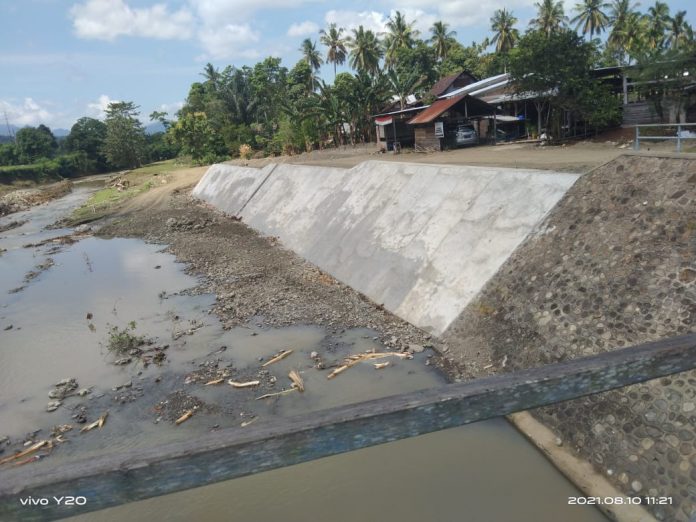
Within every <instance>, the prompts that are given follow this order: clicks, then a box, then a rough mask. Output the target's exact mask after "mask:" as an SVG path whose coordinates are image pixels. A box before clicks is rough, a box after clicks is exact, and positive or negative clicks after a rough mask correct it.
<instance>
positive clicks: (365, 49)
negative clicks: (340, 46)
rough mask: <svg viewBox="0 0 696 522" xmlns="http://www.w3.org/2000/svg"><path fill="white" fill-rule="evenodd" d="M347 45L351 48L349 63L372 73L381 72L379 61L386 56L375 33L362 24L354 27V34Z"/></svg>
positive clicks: (357, 68)
mask: <svg viewBox="0 0 696 522" xmlns="http://www.w3.org/2000/svg"><path fill="white" fill-rule="evenodd" d="M347 45H348V48H349V49H350V55H349V59H348V63H349V64H350V66H351V67H352V68H353V69H355V70H356V71H358V72H362V73H367V74H372V75H375V74H377V73H378V72H379V61H380V60H381V59H382V57H383V56H384V50H383V49H382V44H381V42H380V41H379V39H378V38H377V35H375V33H373V32H372V31H370V30H369V29H367V30H366V29H365V28H364V27H363V26H362V25H361V26H360V27H358V28H357V29H353V36H352V38H350V40H348V42H347Z"/></svg>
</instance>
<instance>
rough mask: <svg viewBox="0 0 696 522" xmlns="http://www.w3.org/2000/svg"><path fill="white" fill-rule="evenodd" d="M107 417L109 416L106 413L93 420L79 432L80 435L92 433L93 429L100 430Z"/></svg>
mask: <svg viewBox="0 0 696 522" xmlns="http://www.w3.org/2000/svg"><path fill="white" fill-rule="evenodd" d="M108 416H109V412H108V411H107V412H106V413H104V414H103V415H102V416H101V417H99V418H98V419H97V420H95V421H94V422H93V423H92V424H88V425H87V426H85V427H84V428H82V429H81V430H80V433H86V432H88V431H92V430H93V429H94V428H99V429H102V428H103V427H104V424H106V418H107V417H108Z"/></svg>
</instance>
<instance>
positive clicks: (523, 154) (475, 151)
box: [227, 137, 630, 172]
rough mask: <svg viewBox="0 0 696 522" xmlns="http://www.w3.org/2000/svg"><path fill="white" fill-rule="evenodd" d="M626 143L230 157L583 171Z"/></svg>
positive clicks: (362, 148)
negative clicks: (370, 161)
mask: <svg viewBox="0 0 696 522" xmlns="http://www.w3.org/2000/svg"><path fill="white" fill-rule="evenodd" d="M629 148H630V145H629V144H628V142H626V141H624V140H623V139H621V138H620V137H618V138H617V139H616V140H615V141H612V140H606V141H602V142H594V141H582V142H573V143H569V144H567V145H560V146H540V145H539V144H538V143H510V144H500V145H497V146H495V147H491V146H480V147H468V148H462V149H456V150H448V151H444V152H413V151H412V150H408V149H406V150H404V151H403V152H402V153H401V154H393V153H391V152H379V151H378V150H377V148H376V146H375V144H370V145H358V146H355V147H351V146H348V147H343V148H339V149H325V150H318V151H312V152H307V153H303V154H298V155H296V156H278V157H272V158H262V159H250V160H233V161H229V162H227V163H229V164H231V165H245V166H249V167H258V168H261V167H264V166H265V165H267V164H269V163H296V164H302V165H325V166H327V167H344V168H350V167H353V166H355V165H357V164H358V163H360V162H362V161H369V160H379V161H400V162H409V163H434V164H442V165H481V166H491V167H509V168H528V169H548V170H556V171H563V172H586V171H588V170H590V169H591V168H593V167H596V166H598V165H601V164H603V163H606V162H608V161H611V160H612V159H614V158H616V157H617V156H619V155H621V154H623V153H624V152H626V149H629Z"/></svg>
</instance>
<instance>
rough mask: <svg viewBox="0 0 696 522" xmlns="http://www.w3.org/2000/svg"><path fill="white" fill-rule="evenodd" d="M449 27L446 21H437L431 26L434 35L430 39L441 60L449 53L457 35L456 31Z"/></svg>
mask: <svg viewBox="0 0 696 522" xmlns="http://www.w3.org/2000/svg"><path fill="white" fill-rule="evenodd" d="M448 29H449V25H448V24H446V23H444V22H435V23H434V24H433V26H432V27H431V28H430V32H431V34H432V37H430V40H428V41H429V42H430V44H431V45H432V46H433V47H434V48H435V55H436V56H437V58H438V59H439V60H444V59H445V58H447V53H448V52H449V49H450V47H451V46H452V43H453V42H454V41H455V40H454V38H455V36H457V32H456V31H448Z"/></svg>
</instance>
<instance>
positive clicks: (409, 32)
mask: <svg viewBox="0 0 696 522" xmlns="http://www.w3.org/2000/svg"><path fill="white" fill-rule="evenodd" d="M418 34H419V33H418V31H416V30H415V29H414V28H413V24H412V23H408V22H407V21H406V17H405V16H404V15H402V14H401V13H400V12H399V11H396V12H395V13H394V16H390V17H389V20H387V36H386V38H385V47H386V48H387V63H388V64H390V65H391V64H393V63H394V60H395V59H396V52H397V51H398V50H399V49H401V48H407V49H410V48H411V47H413V43H414V40H415V39H416V38H417V37H418Z"/></svg>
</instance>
